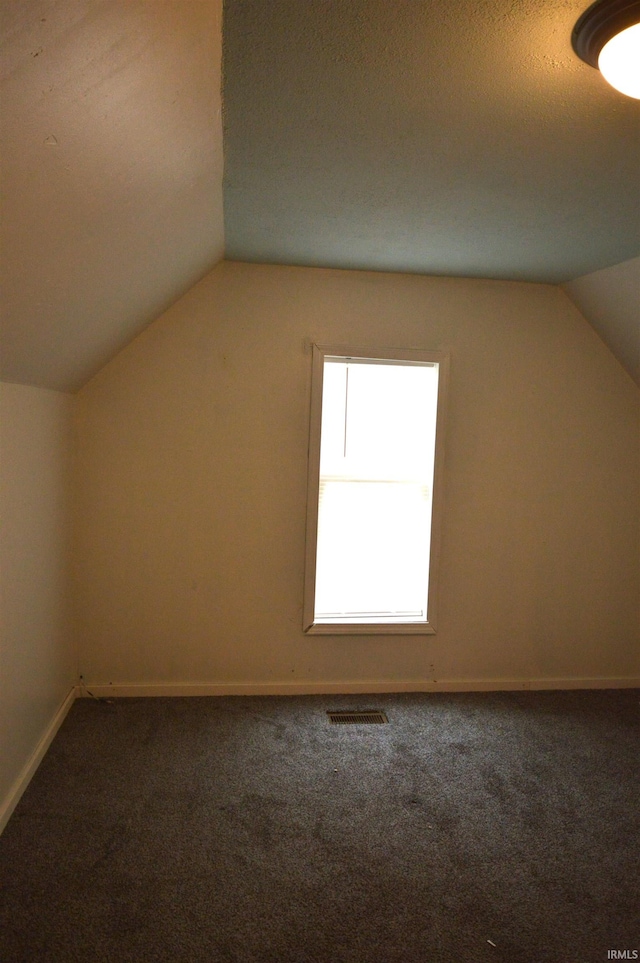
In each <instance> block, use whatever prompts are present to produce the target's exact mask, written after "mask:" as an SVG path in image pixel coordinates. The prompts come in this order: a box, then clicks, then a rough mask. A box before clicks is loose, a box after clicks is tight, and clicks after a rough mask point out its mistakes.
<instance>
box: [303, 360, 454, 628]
mask: <svg viewBox="0 0 640 963" xmlns="http://www.w3.org/2000/svg"><path fill="white" fill-rule="evenodd" d="M437 396H438V365H437V364H435V363H430V364H426V363H425V364H419V363H411V364H410V363H398V362H395V363H391V362H389V363H385V362H373V361H371V362H367V361H361V360H360V361H353V360H345V359H325V361H324V376H323V394H322V427H321V444H320V496H319V505H318V535H317V553H316V584H315V613H314V621H315V622H316V623H332V622H357V623H380V622H382V623H384V622H426V621H427V601H428V597H427V596H428V584H429V553H430V540H431V537H430V529H431V509H432V492H433V465H434V450H435V431H436V410H437Z"/></svg>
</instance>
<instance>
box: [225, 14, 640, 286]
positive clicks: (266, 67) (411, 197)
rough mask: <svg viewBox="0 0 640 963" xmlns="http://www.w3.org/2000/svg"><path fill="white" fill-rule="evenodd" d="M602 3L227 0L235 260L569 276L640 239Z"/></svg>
mask: <svg viewBox="0 0 640 963" xmlns="http://www.w3.org/2000/svg"><path fill="white" fill-rule="evenodd" d="M586 6H588V2H585V0H555V2H554V0H428V2H421V0H333V2H332V0H304V2H300V0H269V2H266V0H226V3H225V15H224V61H223V63H224V67H223V73H224V124H225V194H224V204H225V238H226V256H227V257H229V258H237V259H242V260H250V261H267V262H276V263H287V264H311V265H325V266H327V265H328V266H335V267H342V268H368V269H380V270H392V271H410V272H420V273H426V274H446V275H467V276H480V277H492V278H515V279H523V280H532V281H546V282H561V281H566V280H569V279H572V278H575V277H578V276H581V275H584V274H586V273H588V272H591V271H595V270H597V269H600V268H604V267H607V266H609V265H612V264H617V263H619V262H621V261H625V260H627V259H629V258H632V257H634V256H636V255H637V254H638V253H639V252H640V177H639V174H640V102H638V101H634V100H631V99H630V98H628V97H625V96H623V95H621V94H619V93H617V92H615V91H614V90H613V89H612V88H611V87H609V86H608V85H607V84H606V83H605V82H604V81H603V79H602V77H601V76H600V74H599V73H598V72H597V71H596V70H594V69H593V68H591V67H588V66H587V65H585V64H583V63H582V62H581V61H579V60H578V59H577V57H576V56H575V54H574V53H573V51H572V49H571V44H570V36H571V30H572V28H573V25H574V23H575V21H576V19H577V17H578V16H579V14H580V13H581V12H582V11H583V9H585V7H586Z"/></svg>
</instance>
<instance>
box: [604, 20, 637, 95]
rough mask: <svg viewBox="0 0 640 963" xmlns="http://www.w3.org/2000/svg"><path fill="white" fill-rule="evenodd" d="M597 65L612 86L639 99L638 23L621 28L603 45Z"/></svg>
mask: <svg viewBox="0 0 640 963" xmlns="http://www.w3.org/2000/svg"><path fill="white" fill-rule="evenodd" d="M598 67H599V68H600V72H601V73H602V76H603V77H604V79H605V80H607V81H608V82H609V83H610V84H611V86H612V87H615V88H616V90H619V91H620V93H622V94H626V95H627V96H628V97H635V98H636V99H637V100H640V23H636V24H634V25H633V26H632V27H627V29H626V30H622V31H621V32H620V33H618V34H616V36H615V37H612V38H611V40H609V42H608V43H606V44H605V45H604V47H603V48H602V50H601V51H600V56H599V57H598Z"/></svg>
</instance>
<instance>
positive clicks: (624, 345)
mask: <svg viewBox="0 0 640 963" xmlns="http://www.w3.org/2000/svg"><path fill="white" fill-rule="evenodd" d="M563 288H564V290H565V291H566V293H567V294H568V295H569V297H570V298H571V300H572V301H573V302H574V304H575V305H576V306H577V307H578V308H579V309H580V311H581V312H582V314H583V315H584V317H585V318H586V319H587V321H589V323H590V324H591V325H592V326H593V327H594V328H595V329H596V331H597V332H598V334H599V335H600V337H601V338H602V340H603V341H604V343H605V344H607V345H608V346H609V348H610V349H611V351H613V353H614V354H615V356H616V358H618V360H619V361H620V362H621V364H622V365H623V366H624V367H625V368H626V369H627V371H628V372H629V374H630V375H631V377H632V378H633V379H634V381H635V382H636V383H637V384H638V385H640V257H636V258H633V259H632V260H630V261H625V262H624V263H622V264H616V265H615V266H614V267H610V268H605V269H604V270H602V271H594V272H593V273H592V274H587V275H585V276H584V277H581V278H576V279H575V280H574V281H569V282H568V283H567V284H564V285H563Z"/></svg>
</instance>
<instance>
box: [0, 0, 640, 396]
mask: <svg viewBox="0 0 640 963" xmlns="http://www.w3.org/2000/svg"><path fill="white" fill-rule="evenodd" d="M583 6H586V0H430V2H421V0H358V2H356V0H288V2H284V0H227V3H226V5H225V22H224V29H225V44H224V47H225V86H224V94H225V98H226V100H225V124H226V132H225V173H226V189H225V196H224V200H225V223H224V225H223V217H222V188H223V184H222V121H221V116H220V110H221V98H220V77H221V73H220V58H221V49H222V33H221V31H222V26H221V24H222V0H0V31H1V32H0V60H1V63H0V107H1V111H0V115H1V143H0V147H1V151H2V183H1V186H2V217H1V225H0V226H1V233H2V248H3V250H2V265H1V282H2V299H1V300H2V304H1V307H2V331H1V343H0V377H2V379H3V380H6V381H16V382H20V383H23V384H32V385H39V386H41V387H48V388H58V389H62V390H75V389H76V388H78V387H79V386H80V385H82V384H84V383H85V382H86V381H87V380H88V379H89V378H90V377H91V376H92V375H93V374H94V373H95V372H96V371H97V370H99V368H100V367H101V366H102V365H103V364H104V363H105V362H106V361H108V360H109V358H111V357H112V356H113V355H114V354H116V353H117V351H119V350H120V349H121V348H122V347H123V346H124V345H125V344H126V343H127V342H128V341H130V340H131V338H133V337H134V336H135V335H136V334H137V333H138V332H139V331H140V330H142V328H144V327H145V326H146V325H147V324H148V323H150V322H151V321H153V320H154V319H155V318H156V317H157V316H158V315H159V314H160V313H161V312H162V311H163V310H164V309H165V308H166V307H167V306H168V305H169V304H171V303H172V302H173V301H174V300H176V299H177V298H178V297H180V296H181V295H182V294H183V293H184V292H185V291H186V290H187V289H188V288H189V287H190V286H191V285H192V284H193V283H194V282H195V281H197V280H198V279H199V278H200V277H202V276H203V275H204V274H205V273H206V272H207V271H208V270H209V269H210V268H211V267H212V266H213V265H214V264H215V263H216V262H217V261H218V260H219V259H220V258H221V257H222V256H223V252H224V253H226V256H227V257H230V258H241V259H245V260H250V261H269V262H276V263H277V262H285V263H291V264H310V265H330V266H336V267H342V268H374V269H380V270H400V271H417V272H420V273H427V274H446V275H470V276H474V275H475V276H481V277H482V276H487V277H497V278H523V279H529V280H543V281H552V282H555V281H564V280H566V279H572V278H576V277H581V276H582V275H588V274H590V273H591V272H594V271H596V270H599V269H602V268H607V267H608V266H609V265H614V264H615V265H618V264H619V263H620V262H623V261H628V260H629V259H630V258H634V257H636V256H637V254H638V252H639V251H640V177H639V176H638V174H639V171H640V103H638V102H637V101H632V100H630V99H628V98H626V97H623V96H622V95H620V94H617V93H615V92H614V91H613V90H611V89H610V88H609V87H608V86H607V85H606V84H605V83H604V81H603V80H602V78H601V77H600V76H599V74H598V73H597V71H595V70H592V69H591V68H589V67H587V66H586V65H584V64H582V63H581V62H579V61H578V60H577V59H576V58H575V56H574V54H573V52H572V50H571V48H570V43H569V37H570V33H571V28H572V26H573V23H574V22H575V20H576V18H577V16H578V14H579V13H580V12H581V10H582V8H583ZM223 228H224V230H223ZM225 242H226V251H225ZM621 270H622V271H623V274H622V275H621V274H620V271H616V272H615V277H614V276H613V275H612V276H611V277H610V276H609V275H608V274H600V275H599V276H598V278H597V279H596V281H595V282H591V281H589V280H588V279H584V278H581V280H580V283H579V284H578V285H577V286H573V287H571V288H569V287H568V288H566V290H567V291H568V293H569V294H570V295H571V296H572V297H574V299H576V300H577V299H578V297H579V298H580V300H579V302H578V303H579V304H580V306H581V309H582V310H583V311H584V312H585V314H586V315H587V317H588V316H589V315H588V311H590V310H591V311H592V312H595V314H594V318H593V319H592V320H594V326H595V327H596V328H597V330H599V331H600V333H601V334H602V336H603V337H604V339H605V341H607V343H608V344H609V345H610V346H611V347H612V350H613V351H614V352H616V353H617V354H618V357H619V358H620V360H621V361H622V363H623V364H627V366H628V367H629V362H628V359H629V358H632V359H633V358H637V356H638V350H637V336H638V330H639V327H640V326H639V325H638V324H637V323H636V322H637V320H638V318H637V305H636V303H635V301H637V298H636V299H634V293H635V292H637V287H638V284H637V269H634V268H633V267H632V268H631V270H630V271H629V269H627V268H624V269H621ZM621 276H623V277H624V278H625V279H626V283H625V285H624V289H625V291H626V292H627V293H626V294H624V295H621V294H620V277H621ZM612 278H613V280H612ZM634 278H635V279H636V280H634ZM612 285H613V288H612ZM612 290H614V291H615V297H614V296H613V294H612ZM621 298H622V301H621ZM622 302H624V303H622ZM614 312H617V318H618V320H617V321H616V322H615V323H614V324H613V325H611V324H610V323H609V322H610V321H611V319H612V318H613V316H614ZM596 315H597V317H596ZM614 320H615V319H614ZM618 321H619V323H618ZM630 327H631V328H632V330H630ZM634 364H635V362H633V363H632V365H631V367H629V370H633V371H635V370H636V368H635V367H634Z"/></svg>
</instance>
